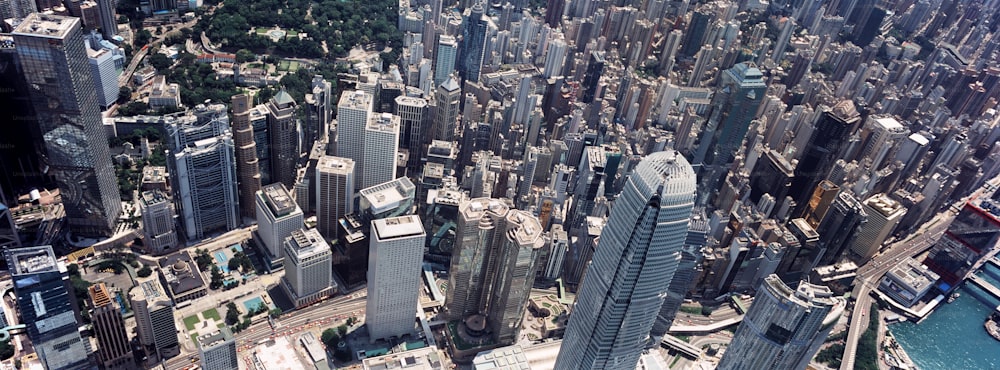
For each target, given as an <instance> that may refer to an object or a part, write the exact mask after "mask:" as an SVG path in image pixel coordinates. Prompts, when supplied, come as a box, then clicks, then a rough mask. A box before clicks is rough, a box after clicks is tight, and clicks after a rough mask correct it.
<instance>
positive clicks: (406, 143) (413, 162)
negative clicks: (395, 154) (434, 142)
mask: <svg viewBox="0 0 1000 370" xmlns="http://www.w3.org/2000/svg"><path fill="white" fill-rule="evenodd" d="M395 102H396V111H395V112H394V113H395V114H396V115H397V116H399V122H400V128H399V146H400V147H402V148H406V150H409V152H410V159H409V162H408V163H407V167H409V170H411V171H410V172H413V173H416V172H417V169H418V168H419V167H420V159H421V157H422V153H423V152H424V149H423V148H424V145H423V143H424V136H423V135H427V134H429V133H431V132H430V131H431V130H429V129H430V127H427V126H428V125H427V124H428V123H429V122H430V120H429V117H430V112H429V111H428V107H427V99H424V98H415V97H412V96H406V95H400V96H397V97H396V100H395ZM427 136H428V138H429V137H430V135H427Z"/></svg>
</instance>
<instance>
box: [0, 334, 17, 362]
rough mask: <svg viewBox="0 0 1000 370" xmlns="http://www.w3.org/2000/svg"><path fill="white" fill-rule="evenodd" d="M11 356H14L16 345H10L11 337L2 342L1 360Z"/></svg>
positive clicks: (0, 343)
mask: <svg viewBox="0 0 1000 370" xmlns="http://www.w3.org/2000/svg"><path fill="white" fill-rule="evenodd" d="M11 357H14V346H12V345H10V339H7V340H5V341H2V342H0V361H6V360H7V359H8V358H11Z"/></svg>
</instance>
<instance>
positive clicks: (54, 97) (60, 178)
mask: <svg viewBox="0 0 1000 370" xmlns="http://www.w3.org/2000/svg"><path fill="white" fill-rule="evenodd" d="M13 35H14V43H15V44H16V45H17V53H18V56H19V58H20V62H21V66H22V68H23V73H24V76H25V79H26V80H27V82H28V85H29V86H31V91H30V94H29V95H31V100H32V103H33V105H34V107H35V112H36V114H37V117H38V131H39V132H40V133H41V136H42V139H43V141H44V143H45V144H44V145H45V153H44V154H45V155H44V156H43V162H44V163H45V164H46V165H47V166H48V171H49V174H50V175H52V176H53V177H54V178H55V180H56V183H57V184H58V186H59V190H60V195H61V197H62V204H63V207H65V210H66V219H67V221H68V223H69V226H70V229H71V230H73V231H74V232H77V233H82V234H90V235H110V234H111V233H112V230H113V229H114V227H115V223H116V221H117V220H118V216H119V215H120V214H121V209H122V206H121V198H120V197H119V195H118V181H117V179H115V171H114V168H112V166H111V152H110V149H109V148H108V139H107V133H106V132H105V128H104V124H103V122H102V121H101V115H100V112H99V111H98V102H97V95H96V94H94V93H93V92H94V91H96V90H95V87H94V86H95V84H94V80H93V77H92V76H91V74H90V73H88V69H87V63H88V62H87V52H86V50H84V48H85V46H84V42H83V33H82V32H81V30H80V19H79V18H74V17H63V16H56V15H45V14H39V13H33V14H30V15H28V16H27V17H26V18H25V19H24V21H22V22H21V24H20V25H18V26H17V28H15V29H14V32H13Z"/></svg>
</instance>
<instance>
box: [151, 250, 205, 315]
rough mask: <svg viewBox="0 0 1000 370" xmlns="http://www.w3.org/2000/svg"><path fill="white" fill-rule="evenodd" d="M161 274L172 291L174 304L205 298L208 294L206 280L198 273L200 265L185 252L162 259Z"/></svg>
mask: <svg viewBox="0 0 1000 370" xmlns="http://www.w3.org/2000/svg"><path fill="white" fill-rule="evenodd" d="M160 272H162V273H163V279H164V280H165V281H166V282H167V289H168V290H169V291H170V295H171V297H173V299H174V303H180V302H184V301H188V300H192V299H195V298H200V297H204V296H205V295H206V294H208V287H207V286H205V280H204V279H202V277H201V273H200V272H198V265H196V264H195V263H194V260H193V259H192V258H191V255H190V254H188V253H187V252H185V251H181V252H178V253H174V254H172V255H169V256H166V257H164V258H162V259H160Z"/></svg>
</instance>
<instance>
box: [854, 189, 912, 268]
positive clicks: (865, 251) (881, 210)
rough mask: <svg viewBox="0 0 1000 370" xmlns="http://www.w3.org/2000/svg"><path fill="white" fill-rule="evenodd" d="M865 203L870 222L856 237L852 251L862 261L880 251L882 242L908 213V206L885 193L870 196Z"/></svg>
mask: <svg viewBox="0 0 1000 370" xmlns="http://www.w3.org/2000/svg"><path fill="white" fill-rule="evenodd" d="M863 205H864V209H865V214H866V215H868V222H867V223H866V224H865V226H864V227H862V228H861V230H860V231H859V232H858V236H857V238H855V239H854V244H852V245H851V252H853V253H854V255H856V256H858V257H859V258H860V259H861V261H867V260H868V259H870V258H872V256H874V255H875V253H878V251H879V248H882V243H883V242H885V240H886V239H887V238H888V237H889V235H890V233H892V231H893V230H895V229H896V225H899V220H902V219H903V216H905V215H906V207H903V205H902V204H899V202H897V201H895V200H893V199H892V198H889V196H888V195H885V194H877V195H875V196H873V197H871V198H868V199H866V200H865V201H864V203H863Z"/></svg>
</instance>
